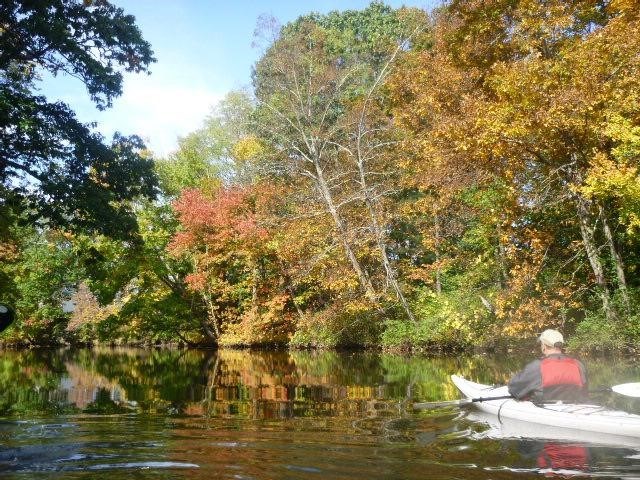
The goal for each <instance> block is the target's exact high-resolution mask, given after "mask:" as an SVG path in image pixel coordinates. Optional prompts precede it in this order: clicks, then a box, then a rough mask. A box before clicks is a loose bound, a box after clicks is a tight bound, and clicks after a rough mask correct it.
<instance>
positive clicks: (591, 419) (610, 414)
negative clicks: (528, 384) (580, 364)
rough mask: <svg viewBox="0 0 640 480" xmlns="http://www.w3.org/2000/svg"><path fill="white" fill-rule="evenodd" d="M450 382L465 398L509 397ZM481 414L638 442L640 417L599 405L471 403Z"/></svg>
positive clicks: (465, 382) (472, 384)
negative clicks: (628, 438)
mask: <svg viewBox="0 0 640 480" xmlns="http://www.w3.org/2000/svg"><path fill="white" fill-rule="evenodd" d="M451 380H452V381H453V383H454V384H455V385H456V387H458V389H459V390H460V391H461V392H462V394H463V395H464V396H465V397H468V398H481V397H482V398H484V397H499V396H505V395H509V392H508V390H507V387H506V386H503V387H493V386H490V385H483V384H481V383H475V382H471V381H469V380H466V379H464V378H462V377H460V376H458V375H451ZM474 403H475V405H476V406H477V407H478V408H479V409H480V410H481V411H483V412H486V413H489V414H492V415H495V416H497V417H498V421H499V422H501V423H502V422H503V419H513V420H518V421H520V422H526V423H532V424H538V425H548V426H552V427H554V428H564V429H572V430H578V431H582V432H591V433H599V434H607V435H615V436H617V437H620V436H625V437H636V438H640V415H634V414H632V413H627V412H623V411H619V410H609V409H607V408H606V407H602V406H599V405H588V404H585V405H582V404H569V403H562V402H557V403H545V404H543V405H535V404H533V403H532V402H528V401H519V400H515V399H501V400H488V401H483V402H474Z"/></svg>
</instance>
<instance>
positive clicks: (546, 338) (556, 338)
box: [538, 328, 564, 348]
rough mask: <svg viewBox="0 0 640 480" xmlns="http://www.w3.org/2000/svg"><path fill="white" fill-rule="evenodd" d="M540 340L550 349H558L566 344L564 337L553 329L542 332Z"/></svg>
mask: <svg viewBox="0 0 640 480" xmlns="http://www.w3.org/2000/svg"><path fill="white" fill-rule="evenodd" d="M538 340H539V341H540V342H542V343H544V344H545V345H546V346H548V347H555V348H558V347H561V346H562V345H563V344H564V337H563V336H562V334H561V333H560V332H559V331H558V330H553V329H551V328H550V329H548V330H545V331H544V332H542V334H540V338H539V339H538ZM558 344H559V345H558Z"/></svg>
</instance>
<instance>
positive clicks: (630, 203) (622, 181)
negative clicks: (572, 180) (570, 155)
mask: <svg viewBox="0 0 640 480" xmlns="http://www.w3.org/2000/svg"><path fill="white" fill-rule="evenodd" d="M579 191H580V192H581V193H582V194H583V195H584V196H585V197H587V198H595V199H599V200H601V201H607V200H614V201H615V203H616V205H617V207H618V211H619V216H620V222H621V223H622V224H623V225H626V227H627V233H629V234H633V233H635V232H636V231H638V229H640V178H639V177H638V168H637V167H636V166H632V165H629V164H627V163H624V162H616V161H615V160H614V159H612V158H611V157H608V156H607V155H605V154H604V153H602V152H598V153H596V154H595V155H594V157H593V160H592V163H591V167H590V168H589V170H588V172H587V178H586V180H585V183H584V185H583V186H581V187H580V188H579Z"/></svg>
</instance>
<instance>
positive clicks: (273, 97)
mask: <svg viewBox="0 0 640 480" xmlns="http://www.w3.org/2000/svg"><path fill="white" fill-rule="evenodd" d="M421 22H424V18H423V17H421V12H417V11H406V10H399V11H394V10H392V9H390V8H388V7H385V6H383V5H381V4H379V3H373V4H372V5H371V6H370V7H369V8H368V9H365V10H363V11H361V12H351V11H348V12H344V13H337V12H334V13H332V14H329V15H327V16H326V17H325V16H317V15H311V16H308V17H301V18H300V19H298V20H297V21H296V22H293V23H292V24H290V25H287V26H285V27H284V28H283V29H282V31H281V32H280V35H279V36H278V38H277V39H276V40H275V42H274V43H273V44H272V45H271V46H270V47H269V49H268V50H267V52H266V53H265V55H264V56H263V57H262V58H261V59H260V61H259V62H258V63H257V65H256V68H255V73H254V88H255V94H256V97H257V100H258V110H257V114H256V129H257V130H258V131H259V132H260V135H261V137H262V138H263V140H264V141H265V142H266V143H267V144H268V145H270V147H271V149H272V150H273V152H275V155H274V156H275V158H276V163H277V164H278V165H279V166H280V168H281V170H283V171H285V172H286V173H287V174H288V175H289V178H292V179H295V181H296V182H297V183H298V184H299V185H300V189H301V192H305V193H306V195H305V199H306V201H305V208H304V209H303V210H301V211H300V215H312V216H319V215H328V216H329V218H330V219H331V223H332V230H333V231H332V232H331V235H332V236H333V237H334V238H335V243H336V244H337V245H339V246H340V249H341V250H342V252H343V253H342V254H343V255H344V257H345V258H346V261H347V262H348V264H349V265H350V268H351V272H352V275H353V276H354V278H355V279H356V280H357V283H358V285H359V287H360V289H361V291H362V292H363V293H364V295H365V297H366V298H367V299H368V301H369V302H370V303H371V304H372V305H374V306H375V305H380V302H381V300H382V297H383V294H382V292H383V291H384V290H385V289H386V288H387V287H391V288H392V290H393V292H394V293H395V294H396V295H397V297H398V299H399V301H400V303H401V304H402V306H403V308H404V309H405V311H406V313H407V314H408V315H409V316H410V317H411V316H412V313H411V310H410V308H409V305H408V302H407V301H406V299H405V297H404V295H403V292H402V290H401V288H400V285H399V282H398V276H397V272H396V267H395V265H394V263H393V261H392V260H391V257H390V255H389V252H388V245H387V244H388V238H387V231H388V229H387V227H388V217H387V212H385V211H384V208H383V207H382V205H383V199H385V198H388V197H390V196H391V194H392V193H393V191H394V190H393V187H390V185H392V184H393V181H392V179H393V177H394V175H393V160H392V156H391V155H389V153H388V152H389V151H391V150H392V149H393V145H394V144H395V139H394V138H393V133H392V128H391V123H390V119H389V117H388V116H386V115H385V112H384V109H383V108H381V106H380V105H379V103H378V95H379V90H380V88H381V85H382V84H383V80H384V77H385V76H386V74H387V72H388V70H389V68H390V65H391V64H392V63H393V60H394V59H395V55H396V54H397V53H398V52H399V51H400V50H401V49H402V48H405V47H407V45H408V44H406V43H405V41H406V40H407V38H408V36H409V35H410V34H411V33H412V32H413V31H415V30H416V28H417V26H418V25H421ZM374 39H375V41H374ZM374 178H375V180H374Z"/></svg>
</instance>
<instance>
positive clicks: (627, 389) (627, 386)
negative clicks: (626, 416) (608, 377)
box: [611, 382, 640, 397]
mask: <svg viewBox="0 0 640 480" xmlns="http://www.w3.org/2000/svg"><path fill="white" fill-rule="evenodd" d="M611 390H613V391H614V392H616V393H619V394H620V395H626V396H627V397H640V382H636V383H622V384H620V385H614V386H613V387H611Z"/></svg>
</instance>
